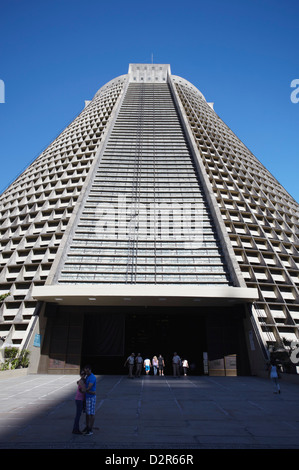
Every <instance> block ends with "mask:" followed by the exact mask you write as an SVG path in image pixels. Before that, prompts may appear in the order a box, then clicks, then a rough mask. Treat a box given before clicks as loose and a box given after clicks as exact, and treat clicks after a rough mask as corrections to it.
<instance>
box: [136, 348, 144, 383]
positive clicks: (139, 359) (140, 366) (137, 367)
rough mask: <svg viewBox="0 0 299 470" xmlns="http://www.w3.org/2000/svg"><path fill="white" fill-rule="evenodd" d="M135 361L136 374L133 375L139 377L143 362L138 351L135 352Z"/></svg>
mask: <svg viewBox="0 0 299 470" xmlns="http://www.w3.org/2000/svg"><path fill="white" fill-rule="evenodd" d="M135 362H136V374H135V376H136V377H137V378H139V377H140V375H141V372H142V364H143V359H142V357H141V354H140V353H138V354H137V356H136V359H135Z"/></svg>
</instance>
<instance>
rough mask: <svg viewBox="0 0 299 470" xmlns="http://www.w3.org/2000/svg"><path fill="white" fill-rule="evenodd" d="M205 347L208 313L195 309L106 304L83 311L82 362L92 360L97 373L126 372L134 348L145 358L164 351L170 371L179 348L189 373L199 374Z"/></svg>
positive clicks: (166, 370)
mask: <svg viewBox="0 0 299 470" xmlns="http://www.w3.org/2000/svg"><path fill="white" fill-rule="evenodd" d="M109 319H110V320H111V321H109ZM206 350H207V346H206V322H205V316H204V315H200V314H198V310H195V309H190V308H188V309H184V308H181V307H180V308H175V307H171V308H167V307H166V308H165V307H163V308H162V307H131V308H124V307H121V308H115V307H114V308H113V307H105V308H101V310H100V311H99V310H97V311H95V312H94V313H88V314H85V315H84V329H83V339H82V357H81V366H84V365H85V364H87V363H88V364H91V366H92V367H93V370H94V372H95V373H97V374H126V373H127V371H126V369H125V368H124V362H125V359H126V358H127V357H128V356H129V355H130V354H131V353H132V352H135V354H137V353H138V352H140V353H141V355H142V357H143V359H145V358H146V356H148V357H149V358H150V359H152V357H153V356H154V355H156V356H158V355H159V354H162V356H163V357H164V359H165V364H166V367H165V373H166V374H171V373H172V356H173V353H174V352H175V351H176V352H177V353H178V354H179V355H180V357H181V358H182V359H184V358H185V359H187V360H188V362H189V365H190V369H189V372H190V374H195V375H200V374H202V373H203V352H204V351H206Z"/></svg>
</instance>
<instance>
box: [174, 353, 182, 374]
mask: <svg viewBox="0 0 299 470" xmlns="http://www.w3.org/2000/svg"><path fill="white" fill-rule="evenodd" d="M181 363H182V361H181V358H180V356H179V355H178V354H177V353H176V352H175V353H173V358H172V369H173V376H174V377H180V367H181Z"/></svg>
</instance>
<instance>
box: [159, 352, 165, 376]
mask: <svg viewBox="0 0 299 470" xmlns="http://www.w3.org/2000/svg"><path fill="white" fill-rule="evenodd" d="M158 366H159V375H164V367H165V362H164V357H163V356H162V355H161V354H159V356H158Z"/></svg>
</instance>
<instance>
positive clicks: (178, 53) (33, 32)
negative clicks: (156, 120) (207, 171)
mask: <svg viewBox="0 0 299 470" xmlns="http://www.w3.org/2000/svg"><path fill="white" fill-rule="evenodd" d="M298 20H299V6H298V1H297V0H284V1H281V0H226V1H225V0H208V1H202V0H196V1H193V0H185V1H177V0H171V1H170V0H159V1H158V0H151V1H150V2H141V1H135V0H134V1H130V0H127V1H123V0H122V1H119V0H115V1H113V2H108V1H102V0H84V1H82V0H50V1H49V0H0V80H3V81H4V83H5V103H0V159H1V165H2V171H1V173H0V192H2V191H3V190H4V189H5V187H6V186H7V185H8V184H9V183H11V182H12V181H13V180H14V179H15V178H16V177H17V176H18V174H20V173H21V172H22V171H23V170H24V169H25V168H26V167H27V166H28V164H29V163H31V162H32V161H33V160H34V159H35V158H36V157H37V156H38V155H39V154H40V153H41V152H42V150H44V149H45V148H46V147H47V146H48V145H49V143H50V142H52V141H53V140H54V139H55V138H56V137H57V135H58V134H59V133H60V132H61V131H62V130H63V129H64V128H65V127H66V126H67V125H68V124H69V123H70V122H71V121H72V120H73V119H74V118H75V117H76V116H77V115H78V114H79V112H80V111H81V110H82V108H83V106H84V100H88V99H91V98H92V97H93V96H94V94H95V93H96V91H97V90H98V89H99V88H100V87H101V86H102V85H104V84H105V83H106V82H108V81H109V80H111V79H112V78H115V77H117V76H119V75H122V74H124V73H127V70H128V64H129V63H130V62H132V63H134V62H141V63H150V62H151V60H152V54H153V59H154V62H155V63H169V64H170V65H171V71H172V73H173V74H175V75H179V76H181V77H184V78H185V79H187V80H189V81H190V82H191V83H193V84H194V85H195V86H196V87H197V88H198V89H199V90H200V91H201V92H202V93H203V94H204V96H205V97H206V99H207V101H212V102H214V103H215V105H214V108H215V111H216V112H217V114H218V115H219V116H220V117H221V118H222V119H223V121H224V122H225V123H226V124H227V125H228V126H229V127H230V128H231V129H232V130H233V131H234V132H235V134H236V135H237V136H238V137H239V138H240V139H241V140H242V141H243V142H244V144H245V145H246V146H247V147H248V148H249V149H250V150H251V151H252V152H253V153H254V154H255V156H256V157H257V158H258V159H259V160H260V161H261V162H262V163H263V164H264V165H265V166H266V168H267V169H268V170H269V171H270V172H271V173H272V174H273V176H275V177H276V178H277V179H278V181H279V182H280V183H281V184H282V185H283V186H284V187H285V189H286V190H287V191H288V192H289V193H290V194H291V195H292V196H293V197H294V198H295V199H296V200H297V201H299V181H298V148H299V132H298V130H299V103H292V101H291V99H290V96H291V93H292V91H294V90H293V89H292V88H291V86H290V85H291V82H292V80H294V79H299V53H298V44H299V28H298ZM298 97H299V93H298Z"/></svg>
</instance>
